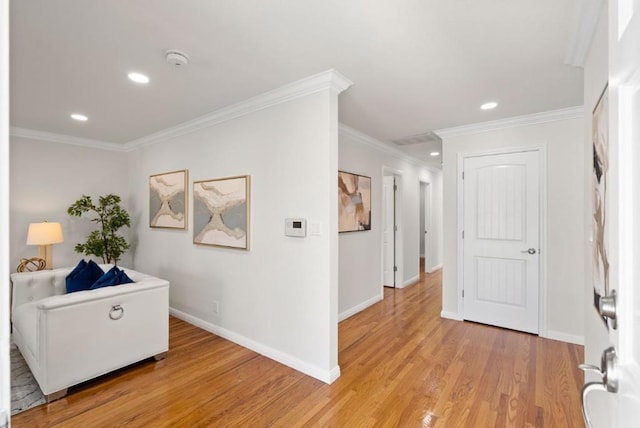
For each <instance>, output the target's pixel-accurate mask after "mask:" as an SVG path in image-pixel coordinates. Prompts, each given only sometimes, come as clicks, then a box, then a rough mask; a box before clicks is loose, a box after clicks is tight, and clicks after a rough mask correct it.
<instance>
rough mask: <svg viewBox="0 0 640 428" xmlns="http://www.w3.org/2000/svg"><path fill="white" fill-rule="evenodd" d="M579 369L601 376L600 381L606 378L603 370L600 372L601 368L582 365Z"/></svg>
mask: <svg viewBox="0 0 640 428" xmlns="http://www.w3.org/2000/svg"><path fill="white" fill-rule="evenodd" d="M578 368H579V369H580V370H584V371H585V372H593V373H595V374H597V375H598V376H600V379H602V378H603V377H604V374H603V373H602V370H600V367H598V366H594V365H593V364H580V365H578Z"/></svg>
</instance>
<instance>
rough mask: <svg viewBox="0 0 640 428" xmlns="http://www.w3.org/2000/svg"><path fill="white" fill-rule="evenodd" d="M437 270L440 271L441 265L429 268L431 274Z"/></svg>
mask: <svg viewBox="0 0 640 428" xmlns="http://www.w3.org/2000/svg"><path fill="white" fill-rule="evenodd" d="M438 269H442V263H438V264H437V265H435V266H432V267H431V272H435V271H437V270H438Z"/></svg>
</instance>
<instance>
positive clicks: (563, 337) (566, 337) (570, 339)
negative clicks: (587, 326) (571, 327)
mask: <svg viewBox="0 0 640 428" xmlns="http://www.w3.org/2000/svg"><path fill="white" fill-rule="evenodd" d="M541 336H542V335H541ZM542 337H546V338H547V339H552V340H559V341H560V342H567V343H573V344H576V345H583V346H584V336H577V335H575V334H568V333H563V332H561V331H553V330H547V334H546V335H544V336H542Z"/></svg>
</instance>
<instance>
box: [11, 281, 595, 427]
mask: <svg viewBox="0 0 640 428" xmlns="http://www.w3.org/2000/svg"><path fill="white" fill-rule="evenodd" d="M441 279H442V276H441V272H440V271H438V272H436V273H434V274H430V275H426V274H423V275H421V280H420V282H419V283H418V284H416V285H413V286H410V287H407V288H404V289H389V288H386V289H385V290H384V300H383V301H381V302H379V303H377V304H375V305H373V306H371V307H369V308H367V309H366V310H364V311H362V312H360V313H359V314H357V315H355V316H353V317H351V318H349V319H347V320H345V321H343V322H342V323H340V326H339V343H338V349H339V357H338V361H339V364H340V368H341V376H340V378H338V380H336V381H335V382H334V383H333V384H332V385H326V384H324V383H322V382H320V381H318V380H316V379H313V378H310V377H308V376H305V375H303V374H301V373H299V372H297V371H295V370H293V369H290V368H288V367H285V366H283V365H281V364H278V363H276V362H274V361H272V360H269V359H268V358H266V357H263V356H261V355H258V354H256V353H255V352H252V351H250V350H248V349H245V348H242V347H240V346H238V345H236V344H234V343H231V342H229V341H226V340H224V339H222V338H220V337H217V336H215V335H212V334H211V333H208V332H206V331H203V330H201V329H199V328H197V327H195V326H192V325H190V324H187V323H186V322H184V321H181V320H179V319H177V318H173V317H170V319H169V330H170V350H169V354H168V357H167V359H165V360H162V361H159V362H154V361H153V360H148V361H145V362H141V363H138V364H135V365H132V366H130V367H127V368H125V369H122V370H119V371H117V372H114V373H111V374H109V375H106V376H103V377H101V378H99V379H95V380H93V381H91V382H87V383H85V384H83V385H79V386H77V387H74V388H71V389H70V390H69V395H68V396H67V397H65V398H64V399H62V400H59V401H57V402H54V403H51V404H47V405H42V406H39V407H36V408H34V409H31V410H28V411H26V412H23V413H20V414H18V415H16V416H14V417H13V419H12V423H13V426H14V427H118V426H126V427H145V428H149V427H153V428H155V427H181V426H188V427H211V426H214V427H235V426H237V427H287V428H290V427H349V428H351V427H423V428H430V427H473V428H476V427H480V428H481V427H556V426H558V427H559V426H562V427H574V426H575V427H581V426H583V424H582V419H581V413H580V403H579V391H580V387H581V386H582V382H583V377H582V374H581V373H580V371H579V370H578V369H577V364H578V362H580V361H582V360H583V348H582V347H581V346H577V345H571V344H566V343H562V342H556V341H552V340H547V339H542V338H539V337H537V336H534V335H530V334H526V333H519V332H514V331H509V330H503V329H499V328H496V327H490V326H485V325H481V324H476V323H469V322H458V321H452V320H446V319H442V318H440V312H441V309H442V308H441V300H442V297H441Z"/></svg>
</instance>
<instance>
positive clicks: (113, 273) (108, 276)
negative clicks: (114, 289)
mask: <svg viewBox="0 0 640 428" xmlns="http://www.w3.org/2000/svg"><path fill="white" fill-rule="evenodd" d="M120 272H121V271H120V269H118V266H114V267H112V268H111V269H109V270H108V271H106V272H105V273H104V275H102V276H101V277H100V278H98V279H97V280H96V282H94V283H93V285H91V290H95V289H97V288H102V287H111V286H112V285H118V284H119V282H118V280H119V276H120Z"/></svg>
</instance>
